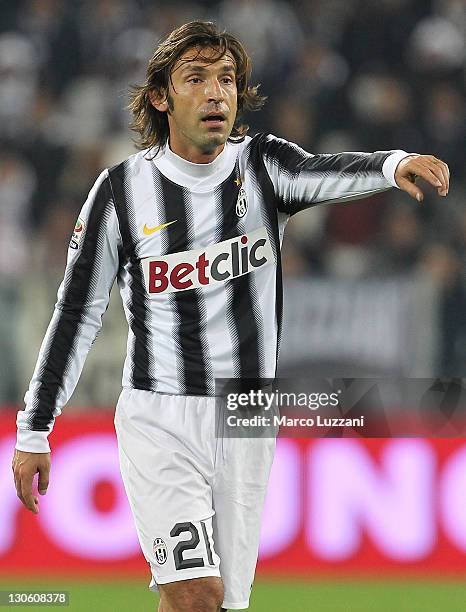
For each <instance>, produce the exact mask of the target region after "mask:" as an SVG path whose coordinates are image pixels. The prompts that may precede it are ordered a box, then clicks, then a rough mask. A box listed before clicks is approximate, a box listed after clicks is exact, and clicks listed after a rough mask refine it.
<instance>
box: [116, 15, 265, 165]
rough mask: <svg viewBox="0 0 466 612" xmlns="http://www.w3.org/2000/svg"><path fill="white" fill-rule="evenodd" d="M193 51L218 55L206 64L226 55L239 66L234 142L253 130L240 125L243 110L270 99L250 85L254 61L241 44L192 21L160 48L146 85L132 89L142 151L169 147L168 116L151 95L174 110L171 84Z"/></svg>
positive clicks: (132, 108)
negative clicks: (158, 96) (184, 57)
mask: <svg viewBox="0 0 466 612" xmlns="http://www.w3.org/2000/svg"><path fill="white" fill-rule="evenodd" d="M191 48H197V49H199V52H201V51H202V50H203V49H206V48H208V49H212V50H214V51H215V54H213V55H211V56H210V57H209V58H205V57H204V56H202V59H203V61H206V62H209V63H214V62H216V61H217V60H219V59H220V58H221V57H222V56H223V55H224V54H225V53H226V52H229V53H230V54H231V55H232V56H233V58H234V60H235V62H236V87H237V91H238V111H237V115H236V120H235V124H234V127H233V129H232V131H231V135H230V137H231V138H241V137H243V136H244V135H245V134H246V133H247V131H248V129H249V126H247V125H241V124H239V121H240V116H241V112H242V111H243V110H250V111H255V110H259V109H260V108H261V107H262V106H263V104H264V102H265V100H266V96H261V95H259V93H258V87H259V85H255V86H251V85H249V79H250V78H251V69H252V65H251V60H250V58H249V56H248V54H247V53H246V50H245V48H244V47H243V45H242V44H241V42H240V41H239V40H238V39H237V38H236V37H235V36H233V35H232V34H228V33H227V32H225V31H222V32H220V31H219V30H218V29H217V28H216V26H215V25H214V24H213V23H212V22H210V21H191V22H190V23H185V24H184V25H182V26H180V27H179V28H177V29H176V30H173V32H171V34H169V35H168V36H167V37H166V38H165V39H164V40H163V41H162V42H161V43H160V44H159V46H158V47H157V49H156V50H155V52H154V54H153V56H152V57H151V59H150V60H149V64H148V66H147V73H146V82H145V83H144V84H143V85H136V86H134V87H132V88H131V94H130V98H131V101H130V104H129V105H128V108H129V110H130V111H131V112H132V114H133V120H132V122H131V124H130V127H131V129H132V130H134V131H135V132H137V133H138V134H139V138H138V139H137V140H135V144H136V146H137V148H138V149H148V148H155V152H156V153H157V152H158V151H159V150H160V148H161V147H162V146H164V145H165V144H166V142H167V141H168V136H169V128H168V118H167V113H166V112H161V111H158V110H157V109H156V108H154V107H153V106H152V103H151V101H150V99H149V93H150V92H151V91H155V92H157V93H159V94H162V95H164V96H167V98H168V104H169V109H170V110H172V108H173V107H172V106H171V104H172V103H173V101H172V99H171V98H170V97H169V96H168V84H169V81H171V73H172V70H173V68H174V66H175V64H176V62H177V61H178V59H179V58H180V57H181V56H182V55H183V53H184V52H185V51H187V50H188V49H191Z"/></svg>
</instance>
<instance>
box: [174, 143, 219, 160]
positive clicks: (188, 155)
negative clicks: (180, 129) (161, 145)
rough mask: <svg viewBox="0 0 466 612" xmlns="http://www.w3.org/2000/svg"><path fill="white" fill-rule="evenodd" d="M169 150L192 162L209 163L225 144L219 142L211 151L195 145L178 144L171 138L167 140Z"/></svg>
mask: <svg viewBox="0 0 466 612" xmlns="http://www.w3.org/2000/svg"><path fill="white" fill-rule="evenodd" d="M168 146H169V147H170V150H171V151H172V152H173V153H175V154H176V155H178V156H179V157H182V158H183V159H185V160H186V161H189V162H191V163H192V164H210V163H211V162H213V161H214V159H215V158H216V157H218V156H219V155H220V153H221V152H222V151H223V149H224V148H225V144H221V145H219V146H218V147H215V149H213V150H211V151H201V150H199V149H198V148H196V147H194V146H193V147H186V146H180V145H179V144H178V143H177V142H176V141H175V142H173V141H172V140H171V139H170V140H169V142H168Z"/></svg>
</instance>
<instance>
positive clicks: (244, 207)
mask: <svg viewBox="0 0 466 612" xmlns="http://www.w3.org/2000/svg"><path fill="white" fill-rule="evenodd" d="M247 212H248V198H247V196H246V192H245V191H244V189H243V188H242V187H241V189H240V190H239V193H238V199H237V200H236V214H237V215H238V217H244V215H245V214H246V213H247Z"/></svg>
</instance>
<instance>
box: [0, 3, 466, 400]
mask: <svg viewBox="0 0 466 612" xmlns="http://www.w3.org/2000/svg"><path fill="white" fill-rule="evenodd" d="M192 19H206V20H213V21H217V22H218V23H219V25H221V26H222V27H224V28H226V29H227V30H230V31H233V32H234V33H236V34H237V35H238V36H239V37H240V38H241V39H242V40H243V41H244V43H245V45H246V47H247V49H248V50H249V52H250V54H251V56H252V58H253V66H254V71H253V81H254V82H259V83H261V92H262V93H263V94H265V95H267V96H268V101H267V104H266V106H265V108H264V109H263V110H262V111H261V112H259V113H254V114H251V116H248V117H246V122H247V123H249V125H250V126H251V129H250V133H251V134H254V133H256V132H260V131H267V132H271V133H273V134H275V135H277V136H280V137H283V138H286V139H288V140H290V141H293V142H296V143H298V144H299V145H301V146H302V147H303V148H305V149H306V150H308V151H310V152H313V153H318V152H323V153H331V152H339V151H374V150H388V149H394V148H401V149H404V150H406V151H409V152H421V153H432V154H434V155H436V156H437V157H439V158H441V159H443V160H444V161H446V162H447V163H448V165H449V167H450V170H451V175H452V179H451V189H450V193H449V196H448V198H446V199H444V198H440V197H438V196H437V194H436V192H435V191H434V190H433V189H430V188H429V187H427V186H425V185H424V187H425V194H426V198H425V201H424V203H423V204H422V206H420V205H418V204H417V203H416V202H415V201H414V200H412V199H410V198H409V197H408V196H407V195H406V194H403V193H401V192H399V191H398V190H390V191H389V192H386V193H384V194H381V195H378V196H377V197H373V198H369V199H367V200H365V201H363V202H360V203H351V204H346V205H334V206H328V207H325V206H321V207H316V208H314V209H312V210H310V211H307V212H305V213H301V214H300V215H297V216H296V218H294V219H293V220H292V221H291V222H290V223H289V226H288V228H287V233H286V237H285V243H284V269H285V274H286V279H287V282H288V283H289V286H290V287H292V286H293V282H294V281H296V283H297V284H296V287H299V288H298V293H297V294H296V295H298V296H299V295H300V294H299V291H301V292H303V291H304V292H305V291H306V289H303V287H309V291H312V289H311V288H312V287H314V292H315V291H317V290H316V288H317V289H319V290H320V288H322V292H325V291H326V292H327V294H326V295H329V296H330V297H331V295H332V294H331V290H332V289H329V287H333V286H334V287H337V288H338V291H346V289H344V288H345V287H346V288H349V289H348V291H351V287H353V288H354V287H366V288H367V294H368V295H370V294H374V293H377V291H376V289H377V287H381V286H382V285H383V286H384V287H385V288H387V287H388V288H390V287H393V286H394V285H387V284H386V283H387V282H393V281H394V280H396V282H398V285H397V289H396V291H398V292H400V291H401V290H402V289H400V287H402V288H403V287H404V288H405V289H404V290H405V291H407V292H409V287H411V286H414V285H416V286H418V285H419V283H421V284H423V285H424V286H428V287H429V290H430V293H425V292H424V293H423V292H420V293H418V294H417V295H418V297H417V298H416V299H415V300H414V302H413V303H414V306H413V305H411V311H410V312H411V315H410V316H411V317H412V318H414V319H416V318H417V319H422V320H423V321H424V322H425V323H424V326H422V327H419V326H418V327H417V328H416V332H415V333H416V335H417V336H418V337H420V336H423V335H425V336H429V337H431V336H432V334H431V331H432V329H434V328H435V330H436V331H435V334H434V336H435V342H434V344H432V342H431V345H430V349H429V350H430V351H431V360H430V363H431V367H430V371H429V372H428V374H432V375H443V376H461V375H462V374H463V375H464V373H465V371H466V367H465V366H466V279H465V269H466V265H465V264H466V207H465V201H466V163H465V162H466V148H465V144H466V127H465V126H466V122H465V119H466V117H465V114H466V109H465V75H466V72H465V37H464V32H465V26H466V11H465V4H464V1H463V0H377V1H369V0H293V1H290V2H284V1H281V0H225V1H224V2H213V1H207V0H199V1H197V2H191V1H187V2H177V1H175V2H172V1H170V2H161V1H150V0H72V1H69V2H62V1H61V0H16V1H15V2H11V1H9V0H0V360H1V363H0V404H7V403H10V404H20V403H21V401H22V396H23V394H24V391H25V385H26V384H27V382H28V379H29V377H30V375H31V373H32V367H33V364H34V362H35V358H36V354H37V349H38V346H39V343H40V341H41V339H42V336H43V333H44V330H45V327H46V325H47V323H48V320H49V318H50V316H51V309H52V307H53V304H54V301H55V295H56V290H57V287H58V284H59V282H60V280H61V278H62V274H63V269H64V263H65V258H66V250H67V245H68V242H69V237H70V235H71V231H72V228H73V227H74V223H75V220H76V217H77V215H78V213H79V210H80V208H81V206H82V203H83V202H84V200H85V197H86V194H87V192H88V191H89V189H90V187H91V185H92V184H93V182H94V180H95V179H96V177H97V176H98V174H99V173H100V172H101V170H102V169H103V168H104V167H108V166H110V165H113V164H115V163H117V162H119V161H121V160H122V159H124V158H125V157H127V156H128V155H130V154H131V153H133V152H134V147H133V144H132V142H131V138H132V134H131V133H130V131H129V129H128V127H127V126H128V122H129V119H130V116H129V113H128V111H127V110H125V106H126V104H127V103H128V89H129V87H130V85H131V84H135V83H139V82H141V81H142V80H143V79H144V75H145V68H146V65H147V60H148V58H149V57H150V55H151V54H152V52H153V49H154V47H155V45H156V44H157V41H158V40H159V39H160V38H162V37H163V36H164V35H165V34H166V33H168V32H169V31H171V30H172V29H173V28H174V27H177V26H179V25H180V24H181V23H184V22H186V21H189V20H192ZM329 283H330V285H329ZM332 283H333V285H332ZM371 283H372V284H371ZM377 283H378V284H377ZM380 283H382V285H381V284H380ZM384 283H385V285H384ZM400 283H401V284H400ZM342 288H343V289H342ZM293 291H294V289H290V295H291V294H292V292H293ZM329 291H330V293H328V292H329ZM319 295H323V293H319ZM348 295H349V298H348V300H349V301H350V300H351V293H349V294H348ZM387 295H390V292H388V294H387ZM426 295H429V296H430V297H429V298H426V297H419V296H426ZM285 299H286V304H287V306H286V307H287V308H288V309H289V312H291V313H293V304H294V303H297V302H299V301H300V300H298V299H296V300H293V299H289V298H287V297H286V298H285ZM367 299H369V298H367ZM427 301H429V305H430V306H432V304H435V308H431V309H430V310H429V313H430V314H429V316H428V317H424V315H425V307H426V303H427ZM322 307H323V308H325V306H322ZM379 308H381V309H383V304H382V305H379ZM413 308H414V315H413V311H412V309H413ZM117 310H118V309H117V308H116V309H115V310H113V307H112V308H110V309H109V314H108V315H106V318H105V321H104V330H105V329H106V328H108V331H104V333H106V334H107V335H108V337H110V336H112V335H113V336H114V337H115V338H119V340H118V350H115V351H113V350H111V349H109V345H108V344H105V343H101V344H100V345H99V343H96V354H97V356H96V357H95V359H96V363H97V362H98V364H99V368H100V369H97V370H95V369H92V371H91V370H89V372H88V376H89V377H91V376H94V377H95V379H96V384H95V389H97V395H96V394H95V393H93V394H92V395H91V396H90V401H92V402H97V403H98V402H99V401H100V398H102V402H103V403H105V402H106V401H107V400H108V398H109V397H111V396H112V393H115V395H116V393H117V392H118V387H119V380H116V379H115V376H114V372H115V371H117V372H119V373H121V358H122V356H123V354H124V349H125V346H124V334H125V326H124V323H123V321H122V318H121V313H120V311H119V310H118V313H117ZM416 312H419V313H420V314H419V317H416ZM112 313H116V314H112ZM421 314H422V316H421ZM423 317H424V318H423ZM321 318H322V317H321ZM291 320H293V317H291ZM291 324H292V323H291ZM300 331H301V335H302V330H299V329H298V330H297V332H298V334H299V332H300ZM343 335H344V331H343ZM290 337H293V334H292V333H291V332H290ZM295 337H296V333H295ZM418 339H419V338H418ZM325 343H326V340H325V338H324V339H323V340H322V346H324V345H325ZM97 345H99V346H97ZM312 348H313V347H312V346H309V352H310V353H312ZM93 350H94V349H93ZM293 350H294V348H293V346H291V347H290V346H289V347H288V349H287V350H285V355H286V354H288V355H290V354H292V353H293ZM423 350H424V349H423ZM99 351H100V352H99ZM91 352H92V351H91ZM324 352H325V351H324ZM418 352H419V351H418ZM420 352H422V351H420ZM105 368H106V369H107V370H106V371H108V374H109V376H108V377H107V378H106V377H105V372H104V371H103V370H104V369H105ZM115 368H116V370H115ZM393 371H395V372H396V371H397V370H396V369H395V370H394V369H393V368H392V369H391V370H390V373H393ZM401 371H402V370H400V372H401ZM105 381H107V382H106V383H105ZM105 384H106V385H108V387H109V393H108V394H107V395H106V394H105V392H104V390H103V389H104V388H105ZM113 387H114V390H113ZM92 388H94V386H93V385H92V384H90V383H89V384H84V385H83V389H82V392H83V393H85V392H86V390H89V389H92Z"/></svg>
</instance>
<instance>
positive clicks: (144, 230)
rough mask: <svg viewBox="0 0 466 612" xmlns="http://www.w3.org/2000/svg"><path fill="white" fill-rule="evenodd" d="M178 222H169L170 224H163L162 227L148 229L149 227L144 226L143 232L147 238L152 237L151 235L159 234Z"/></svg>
mask: <svg viewBox="0 0 466 612" xmlns="http://www.w3.org/2000/svg"><path fill="white" fill-rule="evenodd" d="M177 221H178V219H175V220H174V221H169V222H168V223H161V224H160V225H156V226H155V227H148V226H147V225H144V229H143V232H144V234H145V235H146V236H150V235H151V234H154V233H155V232H158V231H159V230H161V229H163V228H164V227H168V226H169V225H171V224H172V223H176V222H177Z"/></svg>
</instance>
